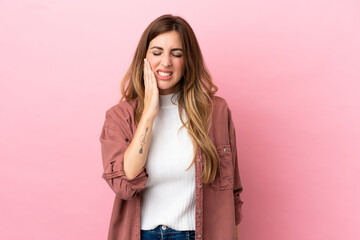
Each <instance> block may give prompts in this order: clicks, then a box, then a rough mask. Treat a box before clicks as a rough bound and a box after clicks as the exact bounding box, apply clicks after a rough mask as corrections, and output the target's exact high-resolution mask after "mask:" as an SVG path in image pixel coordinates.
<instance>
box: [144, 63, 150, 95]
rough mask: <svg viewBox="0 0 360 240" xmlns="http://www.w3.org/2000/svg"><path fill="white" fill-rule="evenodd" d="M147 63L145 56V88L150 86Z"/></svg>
mask: <svg viewBox="0 0 360 240" xmlns="http://www.w3.org/2000/svg"><path fill="white" fill-rule="evenodd" d="M147 72H148V71H147V65H146V59H145V58H144V85H145V89H147V88H148V85H149V84H148V77H147V74H148V73H147Z"/></svg>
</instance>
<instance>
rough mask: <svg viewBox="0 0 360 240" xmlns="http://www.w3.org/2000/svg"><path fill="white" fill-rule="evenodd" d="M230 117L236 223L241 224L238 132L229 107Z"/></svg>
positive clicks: (241, 202) (241, 188)
mask: <svg viewBox="0 0 360 240" xmlns="http://www.w3.org/2000/svg"><path fill="white" fill-rule="evenodd" d="M228 117H229V136H230V145H231V151H232V157H233V163H234V168H235V169H234V204H235V225H238V224H240V222H241V220H242V209H241V208H242V204H243V203H244V202H243V201H242V200H241V197H240V193H241V192H242V190H243V187H242V185H241V180H240V173H239V167H238V158H237V145H236V133H235V127H234V122H233V120H232V117H231V110H230V108H228Z"/></svg>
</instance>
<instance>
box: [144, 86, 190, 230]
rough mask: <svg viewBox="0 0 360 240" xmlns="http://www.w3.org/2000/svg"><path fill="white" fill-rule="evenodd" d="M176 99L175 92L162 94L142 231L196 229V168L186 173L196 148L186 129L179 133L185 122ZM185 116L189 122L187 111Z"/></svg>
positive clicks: (150, 161) (155, 121)
mask: <svg viewBox="0 0 360 240" xmlns="http://www.w3.org/2000/svg"><path fill="white" fill-rule="evenodd" d="M174 95H175V96H174ZM172 96H174V98H173V102H171V97H172ZM176 97H177V96H176V94H175V93H172V94H167V95H160V100H161V103H160V104H161V105H160V109H159V113H158V115H157V116H156V118H155V120H154V124H153V128H152V133H151V142H150V148H149V153H148V158H147V162H146V168H147V172H148V174H149V178H148V179H147V182H146V187H145V189H144V190H143V193H142V199H141V229H142V230H150V229H153V228H156V227H157V226H158V225H166V226H168V227H171V228H173V229H175V230H179V231H181V230H182V231H185V230H195V165H193V166H191V168H190V169H189V170H188V171H187V172H185V170H186V169H187V168H188V167H189V166H190V164H191V160H192V158H193V145H192V142H191V138H190V136H189V135H188V133H187V129H186V128H182V129H181V130H180V131H179V133H177V132H178V129H179V128H180V127H181V125H182V123H181V121H180V117H179V112H178V107H177V105H176V104H177V99H176ZM183 116H184V117H183V119H184V121H186V115H185V114H184V112H183Z"/></svg>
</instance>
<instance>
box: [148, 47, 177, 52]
mask: <svg viewBox="0 0 360 240" xmlns="http://www.w3.org/2000/svg"><path fill="white" fill-rule="evenodd" d="M153 48H157V49H160V50H164V49H163V48H162V47H158V46H153V47H152V48H150V49H153ZM172 51H182V48H173V49H171V50H170V52H172Z"/></svg>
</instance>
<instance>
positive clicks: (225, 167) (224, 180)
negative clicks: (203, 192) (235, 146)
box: [210, 144, 234, 191]
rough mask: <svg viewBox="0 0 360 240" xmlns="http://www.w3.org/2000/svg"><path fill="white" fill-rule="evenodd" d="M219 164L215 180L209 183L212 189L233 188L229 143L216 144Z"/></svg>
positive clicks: (232, 167)
mask: <svg viewBox="0 0 360 240" xmlns="http://www.w3.org/2000/svg"><path fill="white" fill-rule="evenodd" d="M216 150H217V152H218V154H219V164H218V170H217V173H216V177H215V180H214V181H213V182H212V183H210V187H211V188H212V189H213V190H217V191H218V190H226V189H231V190H232V189H233V188H234V166H233V162H232V154H231V147H230V144H225V145H218V146H216Z"/></svg>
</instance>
